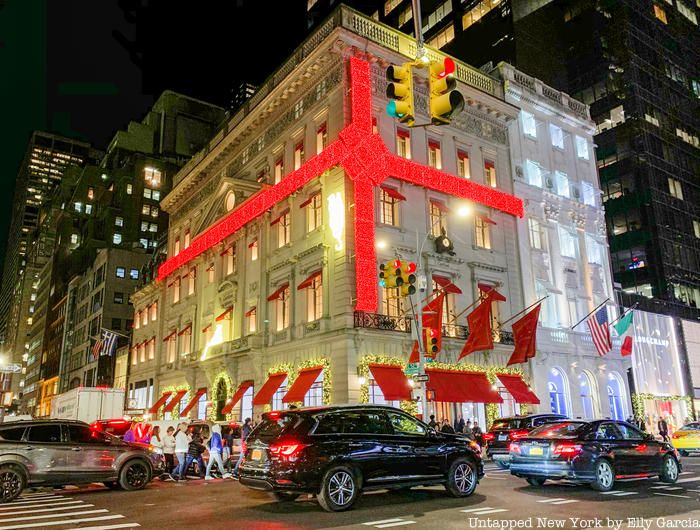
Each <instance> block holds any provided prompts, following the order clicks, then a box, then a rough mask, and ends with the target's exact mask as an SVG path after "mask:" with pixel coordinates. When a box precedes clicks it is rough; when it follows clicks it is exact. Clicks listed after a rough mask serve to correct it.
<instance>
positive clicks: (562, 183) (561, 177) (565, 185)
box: [554, 171, 571, 197]
mask: <svg viewBox="0 0 700 530" xmlns="http://www.w3.org/2000/svg"><path fill="white" fill-rule="evenodd" d="M554 177H555V180H556V184H557V194H558V195H561V196H562V197H571V189H570V188H569V177H568V176H567V175H566V173H562V172H561V171H555V172H554Z"/></svg>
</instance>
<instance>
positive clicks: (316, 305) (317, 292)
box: [306, 275, 323, 322]
mask: <svg viewBox="0 0 700 530" xmlns="http://www.w3.org/2000/svg"><path fill="white" fill-rule="evenodd" d="M306 308H307V313H306V319H307V321H308V322H313V321H314V320H318V319H319V318H321V317H322V316H323V282H322V280H321V276H320V275H319V276H317V277H316V278H314V280H313V282H311V285H310V286H309V287H308V288H307V289H306Z"/></svg>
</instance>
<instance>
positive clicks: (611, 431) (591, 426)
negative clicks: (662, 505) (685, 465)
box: [510, 420, 681, 491]
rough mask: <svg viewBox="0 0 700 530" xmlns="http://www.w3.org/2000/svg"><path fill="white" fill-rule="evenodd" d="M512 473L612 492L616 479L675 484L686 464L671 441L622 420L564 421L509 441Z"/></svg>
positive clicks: (537, 483) (534, 483)
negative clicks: (650, 480)
mask: <svg viewBox="0 0 700 530" xmlns="http://www.w3.org/2000/svg"><path fill="white" fill-rule="evenodd" d="M510 472H511V474H512V475H515V476H516V477H523V478H526V479H527V482H528V483H529V484H530V485H531V486H541V485H542V484H544V482H545V481H546V480H548V479H552V480H558V479H569V480H574V481H579V482H584V483H588V484H590V485H591V486H592V487H593V488H594V489H596V490H598V491H610V490H611V489H612V488H613V485H614V484H615V480H616V479H622V478H630V477H635V478H641V477H651V476H658V477H659V478H660V480H661V481H662V482H667V483H670V484H672V483H674V482H676V480H678V475H679V474H680V472H681V463H680V459H679V457H678V454H677V453H676V450H675V449H674V448H673V446H671V444H669V443H666V442H663V441H659V440H656V439H654V437H653V436H652V435H650V434H646V433H643V432H641V431H640V430H639V429H637V428H636V427H634V426H632V425H630V424H629V423H626V422H623V421H615V420H595V421H579V420H564V421H559V422H556V423H552V424H546V425H543V426H541V427H538V428H537V429H535V430H533V431H532V432H530V433H529V434H528V435H527V436H524V437H522V438H519V439H518V440H515V441H513V442H511V444H510Z"/></svg>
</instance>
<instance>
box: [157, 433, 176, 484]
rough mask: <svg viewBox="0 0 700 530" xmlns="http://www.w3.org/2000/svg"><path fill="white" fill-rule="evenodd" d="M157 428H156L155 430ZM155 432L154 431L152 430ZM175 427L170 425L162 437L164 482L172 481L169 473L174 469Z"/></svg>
mask: <svg viewBox="0 0 700 530" xmlns="http://www.w3.org/2000/svg"><path fill="white" fill-rule="evenodd" d="M157 428H158V427H156V429H157ZM154 430H155V429H154ZM174 433H175V427H173V426H172V425H171V426H170V427H168V430H167V431H165V436H163V458H164V459H165V474H166V475H168V476H167V477H166V480H173V477H172V475H171V473H172V472H173V470H174V469H175V436H174Z"/></svg>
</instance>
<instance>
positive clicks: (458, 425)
mask: <svg viewBox="0 0 700 530" xmlns="http://www.w3.org/2000/svg"><path fill="white" fill-rule="evenodd" d="M428 425H429V426H430V427H432V428H433V429H435V430H436V431H440V432H446V433H449V434H455V433H456V434H466V435H467V436H468V437H469V438H472V439H474V440H476V441H477V442H479V443H480V444H481V443H482V435H483V432H482V430H481V427H479V422H478V421H476V420H474V424H472V421H471V420H467V421H466V422H465V421H464V418H463V417H462V416H460V417H459V418H458V419H457V418H456V419H455V421H454V424H451V423H450V420H448V419H447V418H443V419H442V422H441V423H438V422H437V421H435V415H434V414H431V415H430V421H429V422H428Z"/></svg>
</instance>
